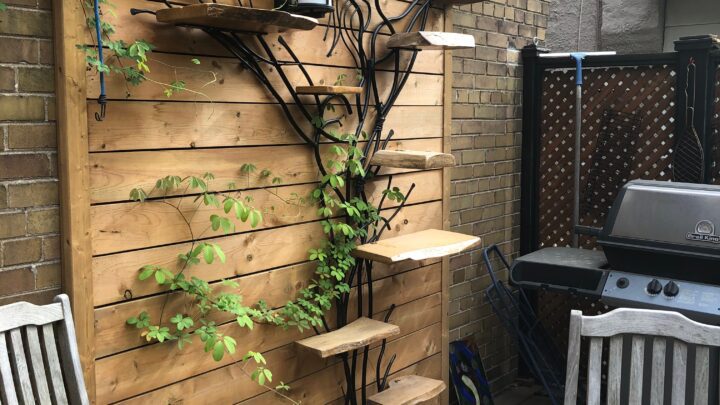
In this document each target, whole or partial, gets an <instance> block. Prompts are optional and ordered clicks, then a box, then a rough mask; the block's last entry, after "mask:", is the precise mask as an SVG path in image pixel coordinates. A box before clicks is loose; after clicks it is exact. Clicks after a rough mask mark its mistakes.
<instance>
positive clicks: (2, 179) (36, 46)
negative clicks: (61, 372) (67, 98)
mask: <svg viewBox="0 0 720 405" xmlns="http://www.w3.org/2000/svg"><path fill="white" fill-rule="evenodd" d="M3 2H4V3H5V4H7V6H8V8H7V9H6V10H5V11H0V305H3V304H6V303H8V302H12V301H18V300H27V301H32V302H37V303H46V302H48V301H50V299H51V298H52V296H54V295H55V294H57V293H58V292H59V286H60V265H59V247H58V241H59V237H58V232H59V212H58V206H57V204H58V190H57V186H58V183H57V167H56V166H57V163H56V160H57V153H56V147H55V145H56V135H55V124H54V121H55V98H54V94H53V93H54V82H53V68H52V63H53V51H52V38H51V33H52V15H51V11H50V9H49V8H50V1H49V0H3Z"/></svg>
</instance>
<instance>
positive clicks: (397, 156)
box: [370, 150, 455, 169]
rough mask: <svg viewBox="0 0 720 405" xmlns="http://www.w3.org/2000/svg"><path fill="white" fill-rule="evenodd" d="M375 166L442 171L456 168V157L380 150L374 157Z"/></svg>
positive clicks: (409, 151)
mask: <svg viewBox="0 0 720 405" xmlns="http://www.w3.org/2000/svg"><path fill="white" fill-rule="evenodd" d="M370 164H371V165H374V166H383V167H396V168H400V169H440V168H442V167H453V166H455V157H454V156H453V155H451V154H449V153H440V152H422V151H417V150H379V151H377V152H375V154H374V155H372V158H371V159H370Z"/></svg>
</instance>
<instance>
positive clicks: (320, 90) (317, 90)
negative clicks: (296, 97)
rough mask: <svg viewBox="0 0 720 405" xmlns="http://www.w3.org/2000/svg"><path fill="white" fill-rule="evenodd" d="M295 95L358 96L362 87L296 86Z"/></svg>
mask: <svg viewBox="0 0 720 405" xmlns="http://www.w3.org/2000/svg"><path fill="white" fill-rule="evenodd" d="M295 91H296V92H297V94H360V93H362V91H363V88H362V87H355V86H297V87H296V88H295Z"/></svg>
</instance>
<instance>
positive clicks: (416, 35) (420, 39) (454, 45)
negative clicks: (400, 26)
mask: <svg viewBox="0 0 720 405" xmlns="http://www.w3.org/2000/svg"><path fill="white" fill-rule="evenodd" d="M387 47H388V48H401V49H418V50H422V49H427V50H433V49H441V50H447V49H472V48H475V38H474V37H473V36H472V35H468V34H458V33H455V32H434V31H417V32H401V33H397V34H393V35H392V36H390V39H388V42H387Z"/></svg>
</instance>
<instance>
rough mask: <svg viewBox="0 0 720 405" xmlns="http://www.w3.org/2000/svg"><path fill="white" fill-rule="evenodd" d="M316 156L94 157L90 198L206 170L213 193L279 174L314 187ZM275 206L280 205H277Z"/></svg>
mask: <svg viewBox="0 0 720 405" xmlns="http://www.w3.org/2000/svg"><path fill="white" fill-rule="evenodd" d="M441 147H442V139H441V138H431V139H417V140H398V141H391V142H390V143H389V144H388V148H389V149H412V150H428V151H432V150H439V149H440V148H441ZM321 149H322V152H321V153H322V156H323V157H324V158H325V159H328V158H332V157H333V156H334V155H332V152H331V151H330V145H324V147H322V148H321ZM310 152H311V149H310V147H308V146H305V145H293V146H261V147H257V148H223V149H187V150H162V151H138V152H112V153H94V154H91V155H90V187H91V190H90V198H91V200H92V202H93V203H101V202H111V201H122V200H128V199H129V195H130V191H131V190H132V189H133V188H136V187H141V188H143V189H145V191H147V192H149V191H150V190H151V189H152V188H153V187H154V185H155V181H156V180H157V179H159V178H161V177H165V176H168V175H178V176H181V177H184V176H188V175H195V176H201V175H202V174H203V173H204V172H206V171H207V172H211V173H213V174H214V175H215V180H213V181H212V182H211V184H210V189H211V190H223V189H226V188H227V184H228V183H231V182H232V183H235V185H236V186H237V187H240V188H243V189H244V188H255V187H270V186H272V184H271V180H272V177H275V176H279V177H280V178H282V182H283V184H286V185H290V184H298V183H311V182H315V181H318V180H319V172H318V169H317V164H316V162H315V159H314V158H313V155H312V153H310ZM244 163H252V164H255V165H256V166H257V168H258V171H257V172H255V173H253V174H251V175H250V176H247V175H245V174H242V173H241V172H240V167H241V166H242V165H243V164H244ZM263 169H268V170H270V171H271V172H272V176H269V177H266V178H262V177H261V176H260V171H261V170H263ZM401 171H407V169H403V170H397V169H390V170H383V171H381V173H393V172H394V173H399V172H401ZM180 193H181V191H178V192H177V193H176V194H180ZM266 194H267V193H266ZM271 205H274V206H276V207H277V206H279V204H274V203H272V202H271ZM283 205H285V204H283ZM258 208H260V207H259V206H258ZM268 208H269V207H268Z"/></svg>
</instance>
